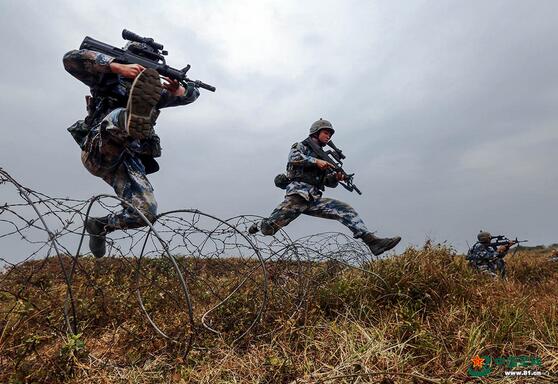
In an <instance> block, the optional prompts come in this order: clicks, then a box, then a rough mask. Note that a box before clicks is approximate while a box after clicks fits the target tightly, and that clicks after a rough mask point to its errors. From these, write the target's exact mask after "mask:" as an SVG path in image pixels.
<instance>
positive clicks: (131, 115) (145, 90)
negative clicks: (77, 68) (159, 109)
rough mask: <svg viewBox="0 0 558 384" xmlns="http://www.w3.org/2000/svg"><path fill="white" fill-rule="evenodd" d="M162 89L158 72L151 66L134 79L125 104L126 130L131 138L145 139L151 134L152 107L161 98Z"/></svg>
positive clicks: (153, 115)
mask: <svg viewBox="0 0 558 384" xmlns="http://www.w3.org/2000/svg"><path fill="white" fill-rule="evenodd" d="M162 89H163V87H162V85H161V80H160V79H159V73H157V71H156V70H154V69H152V68H147V69H145V70H143V72H141V73H140V74H139V75H138V76H136V78H135V79H134V82H133V83H132V87H131V88H130V95H129V96H128V104H127V106H126V131H127V132H128V135H130V136H131V137H132V138H134V139H145V138H146V137H150V136H152V135H153V133H154V131H153V123H154V120H155V118H156V114H155V111H154V107H155V106H156V105H157V103H158V102H159V99H160V98H161V91H162Z"/></svg>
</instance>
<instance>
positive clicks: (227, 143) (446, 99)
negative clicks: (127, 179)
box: [0, 1, 558, 249]
mask: <svg viewBox="0 0 558 384" xmlns="http://www.w3.org/2000/svg"><path fill="white" fill-rule="evenodd" d="M557 8H558V4H557V3H556V2H553V1H538V2H536V3H533V2H531V3H526V2H521V1H492V2H488V3H487V2H481V1H470V2H459V1H448V2H436V1H413V2H408V1H405V2H399V1H398V2H389V3H387V2H384V3H372V2H366V1H351V2H340V1H329V2H326V3H324V2H305V3H304V5H300V4H299V3H296V2H294V1H292V2H291V1H281V2H277V1H263V2H262V1H240V2H232V3H231V2H224V1H208V2H203V3H202V2H191V3H190V2H189V3H187V4H185V3H184V2H179V1H177V2H165V4H163V5H161V6H160V7H159V8H156V7H154V6H153V5H152V4H151V3H150V2H142V1H140V2H120V3H118V4H113V2H108V1H104V2H103V1H101V2H95V3H90V4H81V3H79V4H78V3H75V2H70V1H58V2H49V3H48V4H46V3H45V4H42V3H41V4H39V3H35V2H15V1H4V2H2V3H0V21H1V22H0V33H1V34H2V36H4V38H5V39H4V42H5V45H4V55H3V57H4V58H5V60H4V62H5V63H4V66H3V69H2V71H1V72H0V91H1V92H0V102H1V104H0V105H1V107H0V108H1V113H2V116H3V124H2V128H1V129H2V133H3V135H2V140H1V142H0V151H1V154H2V155H1V156H2V157H1V162H0V166H2V167H4V168H5V169H7V170H8V171H10V172H11V173H12V174H13V175H14V176H16V177H18V178H19V179H20V180H21V182H22V183H24V184H26V185H29V186H31V187H33V188H35V189H37V190H40V191H43V192H45V193H48V194H53V195H58V196H65V195H69V196H73V197H76V198H87V197H89V196H92V195H94V194H97V193H111V192H112V191H111V189H110V187H109V186H108V185H105V184H104V183H103V182H102V181H101V180H100V179H97V178H94V177H92V176H90V175H89V174H88V173H87V171H86V170H85V169H84V168H83V166H82V165H81V163H80V160H79V149H78V147H77V146H76V145H75V143H74V142H73V141H72V138H71V137H70V135H69V134H68V133H67V132H66V131H65V128H66V127H67V126H69V125H70V124H71V123H72V122H73V121H75V120H77V119H79V118H81V117H82V116H83V114H84V102H83V97H84V94H85V93H86V92H87V89H86V87H85V86H83V85H82V84H80V83H78V82H77V81H75V79H73V78H72V77H71V76H69V75H68V74H67V73H66V72H65V71H64V70H63V67H62V64H61V58H62V55H63V54H64V53H65V52H66V51H68V50H70V49H73V48H76V47H77V46H78V45H79V43H80V42H81V40H82V39H83V37H84V36H85V35H89V36H92V37H95V38H97V39H99V40H104V41H106V42H108V43H113V44H122V45H123V41H122V40H121V39H120V31H121V29H122V28H123V27H127V28H129V29H131V30H133V31H136V32H138V33H141V34H146V35H152V36H153V37H154V38H155V39H156V40H158V41H160V42H163V43H164V44H165V47H166V48H167V49H168V50H169V51H170V55H169V59H168V61H169V64H171V65H174V66H177V67H179V66H183V65H185V64H186V63H191V64H192V69H191V72H190V73H191V76H192V77H194V78H199V79H201V80H204V81H206V82H208V83H212V84H215V85H216V86H217V89H218V90H217V92H216V93H215V94H211V93H209V92H203V94H202V96H201V97H200V98H199V100H198V101H197V102H196V103H194V104H192V105H190V106H187V107H184V108H177V109H171V110H167V111H164V112H163V114H162V115H161V117H160V119H159V122H158V125H157V127H156V128H157V131H158V133H159V134H160V136H161V139H162V143H163V147H164V152H163V157H162V158H161V162H160V163H161V172H160V173H157V174H154V175H152V177H151V178H150V179H151V181H152V183H153V185H154V186H155V190H156V195H157V198H158V201H159V207H160V209H161V210H169V209H175V208H179V207H196V208H199V209H201V210H206V211H208V212H209V213H212V214H215V215H217V216H220V217H228V216H234V215H237V214H250V213H254V214H260V215H266V214H268V213H269V212H270V211H271V210H272V209H273V208H274V207H275V205H276V204H277V203H278V202H279V201H280V200H281V198H282V194H281V191H280V190H278V189H276V188H275V187H274V186H273V184H272V179H273V177H274V176H275V174H276V173H278V172H281V171H282V170H283V169H284V166H285V160H286V156H287V153H288V150H289V147H290V145H291V144H292V143H293V142H295V141H297V140H299V139H302V138H303V137H304V136H305V135H306V132H307V129H308V127H309V125H310V123H311V122H312V121H313V120H315V119H316V118H318V117H325V118H328V119H330V120H331V121H332V122H333V123H334V125H335V126H336V128H337V133H336V136H335V141H336V143H337V144H339V146H340V147H342V148H343V149H344V151H345V153H346V154H347V155H348V159H347V161H346V166H347V168H348V169H350V170H352V171H354V172H357V175H356V182H357V184H358V185H359V186H360V188H361V189H362V190H363V192H364V195H363V196H360V197H359V196H357V195H351V194H349V193H348V192H346V191H345V190H343V189H340V190H334V191H328V195H329V196H332V197H336V198H340V199H342V200H344V201H347V202H349V203H350V204H352V205H353V206H354V207H355V208H356V209H357V210H359V212H361V213H362V215H363V217H364V219H365V221H366V222H367V223H368V224H369V226H370V228H372V229H378V231H379V233H380V234H387V235H389V234H396V233H400V234H402V236H403V238H404V244H419V243H422V241H424V239H425V238H426V237H428V236H430V237H433V238H434V239H435V240H438V241H443V240H448V241H450V242H452V243H453V244H455V246H456V247H457V248H459V249H464V248H465V247H466V240H469V241H471V239H474V237H475V235H476V232H477V231H478V230H479V229H481V228H482V229H487V230H491V231H493V232H504V233H507V234H510V235H512V234H513V235H515V234H517V235H518V236H520V237H524V238H529V239H530V240H531V241H532V243H534V244H538V243H547V244H548V243H553V242H556V238H555V234H554V231H553V230H554V228H553V221H554V220H553V217H552V213H553V212H555V211H556V208H558V207H557V203H555V199H554V198H553V196H552V192H553V191H554V190H555V189H556V187H558V178H557V177H556V176H554V175H553V170H554V166H553V165H554V156H553V154H554V151H553V149H554V148H556V145H557V144H558V142H557V141H558V134H557V133H556V129H555V126H556V123H557V122H558V114H557V113H556V112H555V110H556V109H555V107H554V106H555V105H556V102H557V101H558V100H557V99H558V91H557V89H558V76H557V75H558V73H557V71H558V65H557V64H558V54H557V53H556V50H555V47H556V46H557V45H558V44H557V43H558V41H557V40H558V33H557V32H558V31H557V29H558V27H557V26H558V23H557V21H558V20H557V18H556V15H557V14H558V13H557V12H556V11H557V10H558V9H557ZM0 193H2V192H0ZM287 229H288V231H289V232H290V233H291V234H293V235H295V236H296V235H298V234H308V233H314V232H317V231H322V230H340V231H343V230H344V229H343V228H342V227H341V226H340V225H339V224H338V223H331V222H326V221H324V220H317V219H314V218H301V219H300V220H298V221H297V222H296V223H293V224H291V225H290V226H289V227H288V228H287Z"/></svg>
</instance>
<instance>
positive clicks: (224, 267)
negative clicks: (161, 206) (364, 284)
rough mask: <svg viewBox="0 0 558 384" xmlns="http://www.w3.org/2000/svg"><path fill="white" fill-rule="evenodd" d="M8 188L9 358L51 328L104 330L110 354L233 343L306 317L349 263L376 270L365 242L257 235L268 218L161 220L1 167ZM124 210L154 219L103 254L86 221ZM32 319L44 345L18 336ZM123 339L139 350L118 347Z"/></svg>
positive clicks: (1, 344) (1, 207) (0, 179)
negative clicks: (41, 187) (200, 338)
mask: <svg viewBox="0 0 558 384" xmlns="http://www.w3.org/2000/svg"><path fill="white" fill-rule="evenodd" d="M0 191H1V192H2V193H0V316H1V317H0V350H4V351H6V352H7V353H10V351H12V352H13V351H16V350H21V349H22V348H24V346H25V348H26V349H25V351H28V349H37V350H39V349H40V348H41V346H42V345H43V344H45V343H42V341H41V340H43V339H41V338H46V339H48V338H49V337H53V336H52V335H56V337H58V338H61V339H64V340H67V338H68V335H70V336H72V335H73V337H75V338H76V337H80V335H82V334H86V335H87V334H88V333H89V332H94V336H95V337H93V338H90V339H91V340H92V341H88V343H89V344H93V345H91V349H95V350H100V351H102V352H100V353H99V356H97V357H96V358H109V357H112V358H113V359H114V356H119V355H122V354H124V355H126V356H125V357H126V358H127V359H128V360H130V359H132V360H133V359H134V358H135V357H137V356H138V355H141V353H142V349H141V348H143V346H145V345H147V344H149V345H150V346H151V347H153V346H157V347H158V348H163V349H164V348H166V347H165V345H167V343H168V345H174V346H175V347H177V348H178V350H179V351H180V352H181V354H183V355H186V354H187V353H188V352H189V351H190V349H191V348H192V345H193V342H194V337H195V336H196V335H198V334H199V333H200V332H204V331H205V332H207V333H208V334H213V335H218V336H219V337H221V338H222V339H224V340H225V341H228V342H230V343H237V342H239V341H240V340H241V339H244V338H246V336H247V335H249V334H253V335H254V336H256V337H261V336H265V335H267V334H270V333H273V332H275V331H276V330H278V329H279V328H281V327H282V326H283V324H277V325H276V326H273V327H271V328H270V327H269V326H268V327H259V324H261V323H272V322H273V319H276V318H277V317H278V316H277V315H278V314H279V313H281V314H282V315H285V314H286V315H288V316H291V317H294V316H296V315H297V313H299V312H300V311H301V310H302V309H303V307H304V303H305V300H306V299H307V298H308V297H309V294H310V292H311V291H312V289H314V288H316V286H317V285H318V284H323V283H324V282H327V279H333V278H335V276H336V275H338V274H339V273H341V272H342V271H343V270H346V269H347V268H351V269H354V270H358V271H362V272H365V273H368V274H372V272H370V271H368V270H367V269H366V264H367V263H368V262H369V261H370V258H371V256H370V254H369V252H368V250H367V248H366V246H365V245H364V244H363V243H362V242H358V241H355V240H354V239H352V238H350V237H349V236H346V235H344V234H341V233H331V232H328V233H320V234H316V235H312V236H307V237H303V238H300V239H295V240H293V239H291V238H290V237H289V236H288V234H287V233H286V232H285V231H284V230H280V231H278V232H277V233H276V234H275V236H262V235H261V234H256V235H248V228H249V227H250V226H251V225H252V224H253V223H256V222H258V221H259V220H261V217H259V216H253V215H242V216H236V217H232V218H229V219H227V220H222V219H220V218H218V217H216V216H213V215H210V214H207V213H204V212H201V211H199V210H196V209H181V210H174V211H169V212H164V213H161V214H159V215H158V216H157V219H156V221H155V222H154V224H152V223H151V222H149V221H148V220H147V219H146V218H145V216H144V215H143V214H142V213H141V212H140V211H138V210H137V209H136V208H135V207H133V206H132V205H131V204H130V203H128V202H127V201H124V200H122V199H120V198H118V197H116V196H111V195H97V196H94V197H92V198H90V199H87V200H76V199H71V198H52V197H49V196H47V195H45V194H42V193H39V192H36V191H33V190H31V189H30V188H27V187H24V186H23V185H21V184H20V183H19V182H17V181H16V180H15V179H14V178H13V177H12V176H10V174H8V172H6V171H5V170H3V169H2V168H0ZM3 196H6V197H3ZM122 207H125V208H128V209H132V210H134V211H135V212H136V213H137V214H138V215H139V216H140V217H141V218H142V219H143V220H144V222H145V226H144V227H142V228H139V229H134V230H125V231H121V230H120V231H115V232H113V233H111V234H110V235H109V236H108V237H107V245H108V247H107V256H105V257H103V258H100V259H95V258H94V257H92V256H90V255H89V254H88V251H89V250H88V247H87V246H85V245H84V241H88V240H89V238H88V235H87V233H86V231H85V228H84V225H83V224H84V222H85V221H86V220H87V218H88V217H92V216H101V215H106V214H107V213H110V212H114V211H116V210H120V209H122ZM71 250H75V252H72V251H71ZM53 256H54V257H55V259H56V261H57V263H56V264H57V266H56V264H55V263H53V262H52V260H53ZM373 276H374V279H375V281H378V282H379V283H380V284H385V282H383V281H382V279H381V278H380V277H379V276H376V275H373ZM138 303H139V305H138ZM56 308H59V309H58V310H56ZM118 314H126V316H119V315H118ZM142 318H143V319H147V322H145V321H144V320H143V321H142V320H141V319H142ZM282 318H285V316H283V317H282ZM268 320H269V321H268ZM146 323H147V324H149V325H150V328H151V330H152V331H151V332H150V331H149V327H147V328H146V327H145V324H146ZM31 324H39V325H37V327H38V328H41V329H44V330H43V334H41V335H38V336H37V335H35V336H34V337H36V338H37V340H35V339H33V338H31V339H26V340H24V341H23V342H22V343H20V344H17V343H16V342H15V341H14V340H12V341H11V342H10V341H9V340H8V339H9V336H8V335H9V334H10V333H17V332H15V331H16V330H17V329H18V327H25V326H29V325H31ZM153 331H154V332H153ZM49 335H50V336H49ZM157 338H159V339H161V340H163V341H164V342H163V344H161V343H160V342H158V341H157ZM121 339H130V340H135V341H137V343H136V344H137V345H139V347H138V348H137V349H135V350H133V351H129V350H127V351H117V350H113V349H116V348H117V346H116V345H117V344H118V343H117V341H118V340H121ZM29 340H31V341H29ZM20 341H21V340H20ZM151 350H153V348H151ZM21 354H23V352H22V353H21ZM1 355H2V353H0V369H1V368H2V356H1ZM16 355H17V354H16Z"/></svg>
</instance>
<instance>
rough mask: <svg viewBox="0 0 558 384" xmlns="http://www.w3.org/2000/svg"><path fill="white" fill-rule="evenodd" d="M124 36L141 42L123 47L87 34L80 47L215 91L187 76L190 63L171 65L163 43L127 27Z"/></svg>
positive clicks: (210, 86) (131, 40) (123, 31)
mask: <svg viewBox="0 0 558 384" xmlns="http://www.w3.org/2000/svg"><path fill="white" fill-rule="evenodd" d="M122 38H123V39H125V40H128V41H130V42H136V43H139V44H131V45H129V46H128V48H127V49H121V48H116V47H113V46H112V45H109V44H106V43H103V42H101V41H98V40H95V39H93V38H91V37H89V36H86V37H85V39H83V42H82V43H81V45H80V47H79V49H89V50H91V51H95V52H100V53H104V54H105V55H108V56H110V57H114V59H115V60H116V61H117V62H119V63H123V64H139V65H142V66H144V67H145V68H153V69H155V70H156V71H157V72H159V74H160V75H162V76H166V77H169V78H171V79H173V80H178V81H179V82H180V83H181V84H182V85H184V86H186V83H193V84H194V86H196V87H197V88H203V89H207V90H208V91H211V92H215V87H214V86H212V85H209V84H206V83H204V82H203V81H200V80H190V79H189V78H188V77H186V73H187V72H188V70H189V69H190V64H188V65H187V66H185V67H184V68H182V69H175V68H172V67H169V66H168V65H167V63H166V61H165V56H166V55H168V52H167V51H165V50H163V45H162V44H159V43H157V42H155V41H154V40H153V39H152V38H150V37H141V36H138V35H136V34H135V33H133V32H130V31H128V30H126V29H124V30H122Z"/></svg>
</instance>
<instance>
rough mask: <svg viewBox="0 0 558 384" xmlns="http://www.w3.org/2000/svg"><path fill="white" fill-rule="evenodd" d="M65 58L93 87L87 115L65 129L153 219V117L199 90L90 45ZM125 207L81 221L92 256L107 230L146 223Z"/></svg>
mask: <svg viewBox="0 0 558 384" xmlns="http://www.w3.org/2000/svg"><path fill="white" fill-rule="evenodd" d="M134 48H135V50H134V52H135V53H137V54H139V55H141V52H143V50H142V49H143V48H145V47H143V46H142V43H138V42H130V43H128V44H127V45H126V47H124V50H131V49H134ZM63 62H64V68H65V69H66V70H67V71H68V72H69V73H70V74H71V75H72V76H74V77H75V78H77V79H78V80H80V81H81V82H83V83H84V84H86V85H87V86H89V88H90V91H91V96H87V97H86V100H87V112H88V115H87V117H86V118H85V120H80V121H78V122H76V123H75V124H74V125H73V126H72V127H70V128H69V129H68V130H69V131H70V133H72V136H74V139H75V140H76V141H77V142H78V144H79V145H80V147H81V149H82V153H81V160H82V163H83V165H84V166H85V168H86V169H87V170H88V171H89V172H90V173H91V174H93V175H95V176H97V177H100V178H102V179H103V180H104V181H105V182H107V183H108V184H109V185H110V186H111V187H113V188H114V191H115V192H116V194H117V196H118V197H120V198H121V199H123V200H125V201H126V202H128V203H129V204H131V205H132V206H134V207H135V208H137V210H138V211H139V212H141V213H142V214H143V215H144V216H145V217H146V218H147V220H149V221H151V222H153V221H154V220H155V218H156V215H157V203H156V201H155V197H154V195H153V187H152V186H151V184H150V182H149V180H148V179H147V177H146V175H147V174H150V173H153V172H157V171H158V170H159V165H158V164H157V161H156V160H155V158H156V157H159V156H160V155H161V147H160V144H159V137H158V136H157V135H156V134H155V131H154V129H153V126H154V125H155V120H156V118H157V116H158V114H159V109H161V108H166V107H173V106H179V105H186V104H189V103H192V102H193V101H195V100H196V99H197V98H198V96H199V90H198V89H197V88H196V86H195V84H192V83H187V84H185V86H183V85H182V84H181V83H179V82H178V81H177V80H171V79H170V78H164V82H163V84H161V79H160V77H159V73H158V72H157V71H156V70H154V69H151V68H148V69H145V68H144V67H143V66H142V65H139V64H126V63H120V62H117V61H116V60H115V59H114V58H113V57H110V56H108V55H106V54H103V53H100V52H95V51H92V50H88V49H80V50H73V51H70V52H68V53H67V54H66V55H64V59H63ZM123 207H124V209H123V210H122V211H121V212H118V213H111V214H109V215H107V216H105V217H97V218H89V219H88V220H87V222H86V223H85V228H86V230H87V232H88V233H89V235H90V238H89V248H90V249H91V252H92V253H93V255H95V256H96V257H102V256H103V255H104V254H105V252H106V245H105V240H106V239H105V236H106V234H107V233H109V232H112V231H114V230H117V229H127V228H138V227H141V226H144V225H146V224H145V221H144V220H143V219H142V217H141V216H140V215H138V214H137V212H136V211H135V210H134V209H132V208H130V207H128V206H126V205H123Z"/></svg>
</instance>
